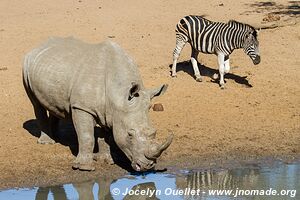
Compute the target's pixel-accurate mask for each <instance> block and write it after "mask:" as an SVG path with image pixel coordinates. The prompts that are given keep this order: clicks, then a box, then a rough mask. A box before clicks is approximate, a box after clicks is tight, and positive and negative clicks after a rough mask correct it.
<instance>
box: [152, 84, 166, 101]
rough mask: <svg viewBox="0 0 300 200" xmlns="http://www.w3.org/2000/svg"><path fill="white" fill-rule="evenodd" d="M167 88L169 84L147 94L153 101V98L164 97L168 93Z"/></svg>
mask: <svg viewBox="0 0 300 200" xmlns="http://www.w3.org/2000/svg"><path fill="white" fill-rule="evenodd" d="M167 88H168V84H164V85H161V86H160V87H158V88H154V89H150V90H147V92H148V94H149V95H150V99H152V98H153V97H157V96H160V95H163V94H164V93H165V92H166V90H167Z"/></svg>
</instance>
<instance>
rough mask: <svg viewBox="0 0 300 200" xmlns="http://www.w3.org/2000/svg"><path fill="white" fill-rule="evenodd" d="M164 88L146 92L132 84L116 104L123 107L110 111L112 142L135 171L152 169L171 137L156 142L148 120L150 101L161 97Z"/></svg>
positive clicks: (141, 87) (154, 132)
mask: <svg viewBox="0 0 300 200" xmlns="http://www.w3.org/2000/svg"><path fill="white" fill-rule="evenodd" d="M167 87H168V85H162V86H160V87H158V88H156V89H150V90H149V89H148V90H147V89H145V88H144V87H143V85H142V83H135V82H133V83H131V86H129V87H127V88H126V93H125V94H126V95H125V97H124V96H123V95H122V96H123V97H122V98H121V99H119V103H118V105H122V106H118V107H116V108H114V109H113V110H112V112H113V114H112V119H111V121H112V130H113V137H114V140H115V142H116V144H117V145H118V147H119V148H120V149H121V150H122V151H123V152H124V153H125V155H126V156H127V157H128V159H129V160H130V161H131V166H132V168H133V169H134V170H136V171H146V170H149V169H152V168H154V166H155V164H156V160H157V158H158V157H159V156H160V155H161V154H162V152H163V151H164V150H165V149H167V148H168V147H169V146H170V144H171V142H172V139H173V135H172V134H171V135H170V136H169V137H168V138H167V139H166V140H165V141H164V142H162V143H158V142H156V141H155V136H156V129H155V128H153V126H152V125H151V122H150V120H149V109H150V108H151V103H150V100H151V99H152V98H154V97H156V96H160V95H162V94H163V93H164V92H165V91H166V89H167Z"/></svg>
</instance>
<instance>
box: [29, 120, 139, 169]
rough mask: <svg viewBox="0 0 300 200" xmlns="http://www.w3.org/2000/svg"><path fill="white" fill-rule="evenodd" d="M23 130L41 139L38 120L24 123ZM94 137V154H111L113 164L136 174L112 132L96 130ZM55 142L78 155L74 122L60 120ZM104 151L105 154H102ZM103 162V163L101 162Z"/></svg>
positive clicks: (97, 128) (104, 129) (103, 129)
mask: <svg viewBox="0 0 300 200" xmlns="http://www.w3.org/2000/svg"><path fill="white" fill-rule="evenodd" d="M23 128H24V129H26V130H27V131H28V132H29V133H30V134H31V135H32V136H34V137H36V138H39V137H40V134H41V133H40V129H39V126H38V123H37V120H36V119H31V120H28V121H26V122H24V123H23ZM94 136H95V146H94V153H95V154H97V153H100V155H101V154H102V153H106V154H110V156H111V158H112V160H113V163H114V164H116V165H118V166H119V167H121V168H123V169H125V170H126V171H128V172H134V170H133V168H132V167H131V162H130V160H129V159H128V158H127V156H126V155H125V154H124V153H123V151H122V150H121V149H120V148H119V147H118V146H117V144H116V142H115V140H114V138H113V134H112V131H111V130H110V129H107V128H100V127H95V128H94ZM98 138H99V139H101V140H102V141H104V142H103V146H102V144H101V147H99V144H98V142H97V141H98ZM52 139H54V140H55V142H57V143H60V144H62V145H64V146H68V147H69V149H70V151H71V153H72V154H73V155H74V156H77V154H78V150H79V149H78V139H77V134H76V131H75V128H74V125H73V123H72V120H59V125H58V128H57V131H56V132H55V133H54V138H52ZM102 151H104V152H102ZM100 162H101V161H100Z"/></svg>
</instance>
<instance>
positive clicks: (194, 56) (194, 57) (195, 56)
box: [191, 48, 202, 82]
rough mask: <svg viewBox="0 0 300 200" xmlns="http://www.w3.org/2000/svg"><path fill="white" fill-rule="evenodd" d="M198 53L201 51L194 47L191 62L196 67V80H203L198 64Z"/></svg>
mask: <svg viewBox="0 0 300 200" xmlns="http://www.w3.org/2000/svg"><path fill="white" fill-rule="evenodd" d="M198 54H199V51H197V50H196V49H194V48H192V55H191V62H192V65H193V68H194V74H195V77H196V81H198V82H202V77H201V75H200V72H199V68H198V64H197V57H198Z"/></svg>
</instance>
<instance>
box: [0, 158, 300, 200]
mask: <svg viewBox="0 0 300 200" xmlns="http://www.w3.org/2000/svg"><path fill="white" fill-rule="evenodd" d="M299 180H300V164H291V165H284V164H281V165H279V166H277V167H274V168H268V167H257V166H256V167H248V168H240V169H227V170H205V171H194V172H189V171H180V172H179V173H177V174H166V173H149V174H143V175H135V176H133V175H130V176H126V177H123V178H120V179H118V180H111V179H107V178H98V179H96V180H93V181H87V182H82V183H74V184H66V185H63V186H53V187H40V188H33V189H19V190H16V189H12V190H5V191H0V199H10V200H14V199H23V200H26V199H30V200H31V199H36V200H45V199H54V200H56V199H59V200H64V199H80V200H90V199H100V200H102V199H103V200H110V199H115V200H118V199H125V200H131V199H134V200H145V199H147V200H157V199H166V200H168V199H170V200H176V199H178V200H179V199H206V200H208V199H234V198H233V195H231V196H225V195H220V196H209V194H208V191H209V190H222V189H226V190H233V191H235V190H236V189H237V188H238V189H239V190H242V189H245V190H268V189H270V188H272V189H275V190H277V191H281V190H283V189H284V190H291V191H294V193H289V194H288V195H286V196H280V195H279V196H269V197H266V196H263V197H262V196H245V195H241V196H239V197H238V199H289V198H290V197H293V196H295V195H296V197H295V198H294V199H299V194H298V195H297V194H296V193H295V192H296V190H299V191H298V192H300V181H299ZM187 189H194V190H197V189H200V191H204V193H202V192H201V193H198V194H196V195H195V194H190V193H184V194H180V191H187ZM142 191H143V192H142ZM138 194H139V195H138ZM297 197H298V198H297ZM235 199H236V198H235Z"/></svg>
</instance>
